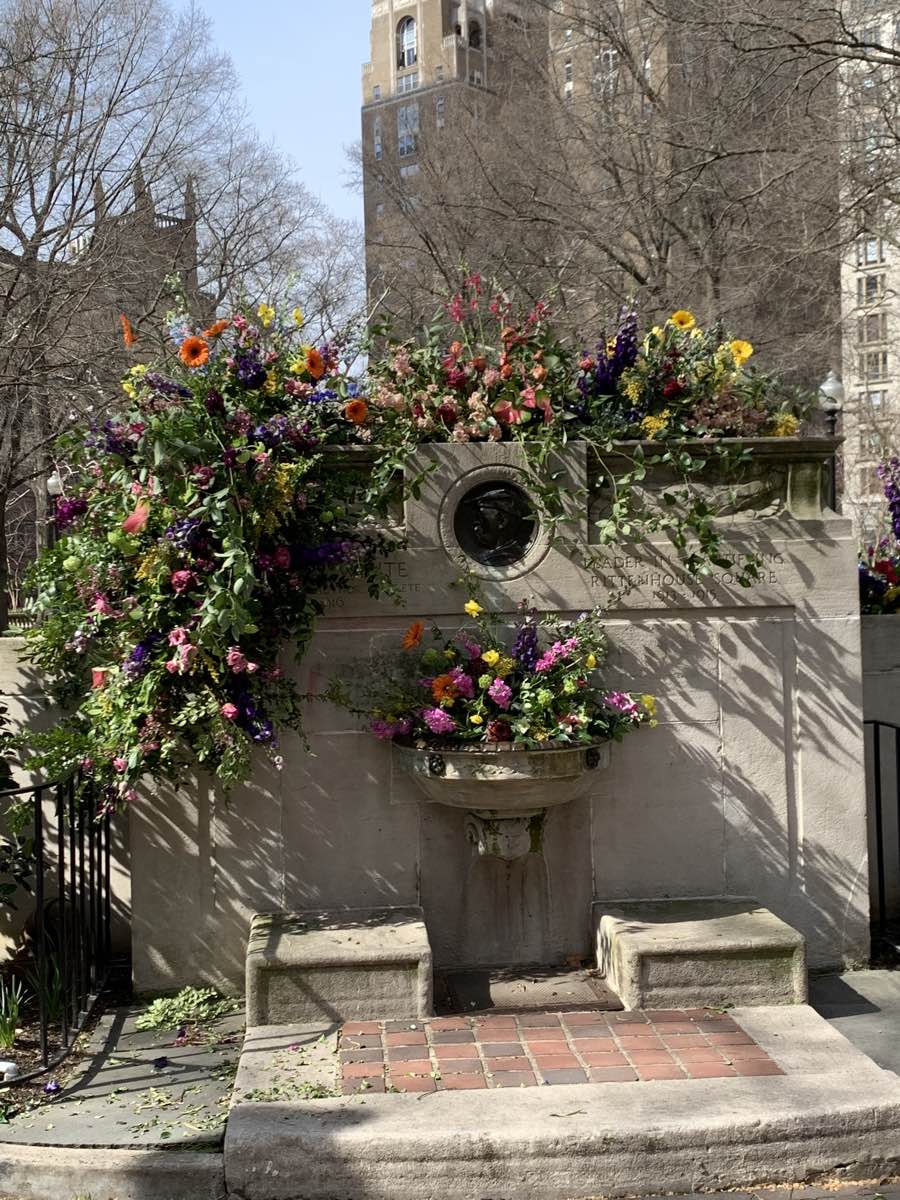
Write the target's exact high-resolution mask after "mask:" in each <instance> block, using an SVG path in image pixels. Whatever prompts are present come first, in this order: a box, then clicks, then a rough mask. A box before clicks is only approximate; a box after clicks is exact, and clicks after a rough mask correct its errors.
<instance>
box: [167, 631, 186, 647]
mask: <svg viewBox="0 0 900 1200" xmlns="http://www.w3.org/2000/svg"><path fill="white" fill-rule="evenodd" d="M190 637H191V635H190V634H189V633H188V631H187V630H186V629H182V628H181V626H179V627H178V628H177V629H173V630H172V632H171V633H170V634H169V645H170V646H184V645H186V644H187V643H188V642H189V641H190Z"/></svg>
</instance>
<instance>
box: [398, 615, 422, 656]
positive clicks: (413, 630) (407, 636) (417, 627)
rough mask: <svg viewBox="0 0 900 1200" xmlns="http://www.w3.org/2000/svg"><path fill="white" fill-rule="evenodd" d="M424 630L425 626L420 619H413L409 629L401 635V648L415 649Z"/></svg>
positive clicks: (420, 640)
mask: <svg viewBox="0 0 900 1200" xmlns="http://www.w3.org/2000/svg"><path fill="white" fill-rule="evenodd" d="M424 632H425V626H424V625H423V624H422V622H421V621H413V623H412V625H410V627H409V629H407V631H406V633H404V635H403V649H404V650H415V648H416V646H418V645H420V644H421V642H422V634H423V633H424Z"/></svg>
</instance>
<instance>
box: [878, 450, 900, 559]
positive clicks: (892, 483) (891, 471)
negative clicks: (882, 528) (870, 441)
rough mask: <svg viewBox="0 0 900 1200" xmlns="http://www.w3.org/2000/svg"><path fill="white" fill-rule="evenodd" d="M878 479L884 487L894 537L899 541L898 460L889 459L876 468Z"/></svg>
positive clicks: (899, 472) (899, 478) (899, 486)
mask: <svg viewBox="0 0 900 1200" xmlns="http://www.w3.org/2000/svg"><path fill="white" fill-rule="evenodd" d="M877 472H878V478H879V479H880V480H881V482H882V484H883V485H884V498H885V500H887V502H888V511H889V512H890V514H891V528H892V529H893V531H894V537H895V538H898V539H900V458H897V457H896V456H895V457H894V458H891V459H889V460H888V461H887V462H886V463H884V464H883V465H882V466H880V467H878V468H877Z"/></svg>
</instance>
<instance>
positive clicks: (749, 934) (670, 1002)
mask: <svg viewBox="0 0 900 1200" xmlns="http://www.w3.org/2000/svg"><path fill="white" fill-rule="evenodd" d="M594 930H595V935H596V947H597V966H598V967H599V968H600V970H601V971H602V972H603V975H604V977H605V979H606V982H607V983H608V984H609V986H610V987H611V988H612V989H613V991H614V992H615V993H616V995H617V996H618V997H619V999H620V1000H621V1001H622V1003H623V1004H624V1005H625V1007H626V1008H627V1009H633V1008H663V1009H665V1008H705V1007H717V1006H721V1005H723V1004H725V1005H756V1004H805V1003H806V946H805V943H804V940H803V937H802V935H801V934H799V933H798V932H797V930H796V929H792V928H791V927H790V925H788V924H786V923H785V922H784V921H780V920H779V919H778V917H776V916H775V915H774V914H773V913H770V912H769V911H768V909H765V908H760V907H759V905H758V904H757V903H756V901H755V900H719V899H708V900H644V901H636V902H634V903H630V904H622V903H612V904H606V903H604V902H603V901H597V902H596V903H595V904H594Z"/></svg>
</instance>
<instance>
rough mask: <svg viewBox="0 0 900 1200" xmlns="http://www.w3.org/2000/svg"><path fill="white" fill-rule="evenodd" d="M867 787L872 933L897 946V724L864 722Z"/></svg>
mask: <svg viewBox="0 0 900 1200" xmlns="http://www.w3.org/2000/svg"><path fill="white" fill-rule="evenodd" d="M865 727H866V750H867V754H866V765H867V772H866V774H867V780H866V787H867V791H868V796H869V805H870V810H871V811H870V816H871V829H872V837H873V843H874V851H875V854H874V860H873V861H872V864H871V872H872V933H873V941H874V942H875V943H876V946H877V945H878V944H879V943H881V944H884V943H887V944H888V945H896V944H897V943H898V936H897V935H898V931H900V725H893V724H891V722H889V721H866V722H865Z"/></svg>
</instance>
